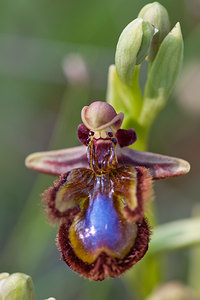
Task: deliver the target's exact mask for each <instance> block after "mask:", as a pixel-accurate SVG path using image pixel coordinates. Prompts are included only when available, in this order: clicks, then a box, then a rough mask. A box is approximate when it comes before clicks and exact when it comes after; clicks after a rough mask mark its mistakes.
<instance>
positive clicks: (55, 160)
mask: <svg viewBox="0 0 200 300" xmlns="http://www.w3.org/2000/svg"><path fill="white" fill-rule="evenodd" d="M86 152H87V148H86V147H85V146H79V147H74V148H69V149H62V150H55V151H46V152H37V153H33V154H30V155H29V156H28V157H27V158H26V161H25V164H26V166H27V167H28V168H30V169H33V170H35V171H37V172H41V173H47V174H50V175H61V174H63V173H67V172H69V171H71V170H72V169H75V168H88V167H89V166H88V160H87V155H86Z"/></svg>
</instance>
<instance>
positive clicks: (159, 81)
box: [140, 23, 183, 126]
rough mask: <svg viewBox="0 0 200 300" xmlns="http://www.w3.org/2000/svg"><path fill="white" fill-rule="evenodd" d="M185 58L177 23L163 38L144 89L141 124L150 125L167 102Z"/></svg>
mask: <svg viewBox="0 0 200 300" xmlns="http://www.w3.org/2000/svg"><path fill="white" fill-rule="evenodd" d="M182 59H183V39H182V34H181V28H180V24H179V23H177V24H176V26H175V27H174V28H173V29H172V31H171V32H170V33H168V35H167V36H166V37H165V39H164V40H163V42H162V44H161V46H160V48H159V50H158V53H157V55H156V57H155V59H154V61H153V62H152V65H151V69H150V71H149V73H148V78H147V83H146V86H145V91H144V103H143V107H142V111H141V115H140V124H141V125H143V126H144V125H146V126H149V125H150V124H152V121H153V120H154V119H155V117H156V116H157V114H158V113H159V112H160V110H161V109H162V108H163V107H164V105H165V104H166V102H167V100H168V97H169V95H170V92H171V90H172V88H173V87H174V84H175V81H176V78H177V76H178V73H179V70H180V66H181V63H182Z"/></svg>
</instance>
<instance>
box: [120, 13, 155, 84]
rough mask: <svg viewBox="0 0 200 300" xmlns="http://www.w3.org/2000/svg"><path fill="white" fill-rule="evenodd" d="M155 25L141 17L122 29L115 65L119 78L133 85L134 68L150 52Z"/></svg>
mask: <svg viewBox="0 0 200 300" xmlns="http://www.w3.org/2000/svg"><path fill="white" fill-rule="evenodd" d="M154 32H155V30H154V28H153V26H152V25H151V24H150V23H149V22H146V21H144V20H142V19H141V18H137V19H135V20H134V21H132V22H131V23H129V24H128V25H127V26H126V27H125V29H124V30H123V31H122V33H121V35H120V37H119V41H118V43H117V49H116V54H115V65H116V70H117V74H118V76H119V79H120V80H121V81H122V82H124V83H125V84H128V85H131V83H132V78H133V73H134V68H135V65H136V64H140V63H141V62H142V61H143V60H144V59H145V57H146V56H147V55H148V53H149V49H150V45H151V41H152V38H153V35H154Z"/></svg>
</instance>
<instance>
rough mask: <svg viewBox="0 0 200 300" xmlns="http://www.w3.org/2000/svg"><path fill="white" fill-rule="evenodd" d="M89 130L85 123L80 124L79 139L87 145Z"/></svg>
mask: <svg viewBox="0 0 200 300" xmlns="http://www.w3.org/2000/svg"><path fill="white" fill-rule="evenodd" d="M89 132H90V130H89V129H88V128H87V127H86V126H85V125H84V124H79V126H78V129H77V134H78V139H79V141H80V142H81V143H82V144H83V145H85V146H87V144H88V137H89Z"/></svg>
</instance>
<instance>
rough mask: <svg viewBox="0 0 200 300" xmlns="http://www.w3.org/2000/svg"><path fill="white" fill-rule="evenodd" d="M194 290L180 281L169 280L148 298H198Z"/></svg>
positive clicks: (152, 299)
mask: <svg viewBox="0 0 200 300" xmlns="http://www.w3.org/2000/svg"><path fill="white" fill-rule="evenodd" d="M197 299H198V298H197V296H196V295H195V294H194V292H193V290H191V289H190V288H188V287H187V286H185V285H183V284H182V283H179V282H169V283H166V284H164V285H162V286H161V287H159V288H157V289H156V290H155V291H154V292H153V293H152V295H151V296H150V297H148V298H147V299H146V300H197Z"/></svg>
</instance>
